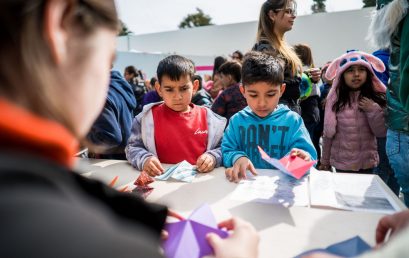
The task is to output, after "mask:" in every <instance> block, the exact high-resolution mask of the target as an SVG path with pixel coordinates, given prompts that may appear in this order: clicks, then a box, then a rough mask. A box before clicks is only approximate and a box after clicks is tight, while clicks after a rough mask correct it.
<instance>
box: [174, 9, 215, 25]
mask: <svg viewBox="0 0 409 258" xmlns="http://www.w3.org/2000/svg"><path fill="white" fill-rule="evenodd" d="M196 11H197V12H196V13H192V14H188V15H187V16H186V17H185V18H184V19H183V20H182V21H181V22H180V24H179V28H180V29H186V28H193V27H200V26H206V25H213V23H211V20H212V18H211V17H210V16H209V15H207V14H204V13H203V11H202V9H200V8H196Z"/></svg>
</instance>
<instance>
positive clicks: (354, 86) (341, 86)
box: [319, 51, 386, 174]
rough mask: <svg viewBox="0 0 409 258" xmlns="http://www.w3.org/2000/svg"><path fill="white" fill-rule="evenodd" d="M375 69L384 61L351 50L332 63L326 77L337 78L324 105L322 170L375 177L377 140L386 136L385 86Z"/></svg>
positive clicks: (380, 68)
mask: <svg viewBox="0 0 409 258" xmlns="http://www.w3.org/2000/svg"><path fill="white" fill-rule="evenodd" d="M373 69H375V70H377V71H383V70H385V66H384V65H383V63H382V61H381V60H380V59H378V58H376V57H374V56H373V55H370V54H367V53H365V52H361V51H350V52H347V53H346V54H343V55H342V56H340V57H338V58H336V59H335V60H334V61H332V62H331V64H330V66H329V67H328V69H327V72H326V74H325V76H326V77H327V79H334V82H333V85H332V87H331V89H330V92H329V93H328V96H327V101H326V104H325V120H324V134H323V146H322V158H321V165H320V167H319V168H320V169H321V170H329V169H330V166H333V167H335V168H336V170H337V171H338V172H347V173H365V174H372V172H373V168H375V167H376V166H377V165H378V163H379V156H378V151H377V146H376V137H382V136H385V134H386V128H385V118H384V112H383V108H384V107H385V105H386V99H385V90H386V88H385V85H383V83H382V82H381V81H380V80H379V79H378V78H377V77H376V76H375V74H374V72H373Z"/></svg>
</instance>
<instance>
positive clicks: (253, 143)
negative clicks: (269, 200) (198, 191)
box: [222, 104, 317, 168]
mask: <svg viewBox="0 0 409 258" xmlns="http://www.w3.org/2000/svg"><path fill="white" fill-rule="evenodd" d="M257 146H260V147H261V148H262V149H263V150H264V151H265V152H266V153H267V154H268V155H269V156H270V157H272V158H276V159H280V158H282V157H284V156H285V155H287V154H289V152H290V151H291V149H293V148H298V149H302V150H304V151H306V152H308V153H309V154H310V155H311V158H312V159H313V160H316V159H317V152H316V151H315V148H314V145H313V144H312V142H311V139H310V136H309V134H308V131H307V129H306V128H305V126H304V123H303V121H302V118H301V116H299V115H298V114H297V113H295V112H293V111H291V110H290V109H289V108H288V107H286V106H285V105H282V104H280V105H278V106H277V108H276V109H275V110H274V111H273V112H272V113H271V114H269V115H268V116H266V117H264V118H261V117H259V116H257V115H256V114H254V113H253V111H251V109H250V107H246V108H245V109H243V110H242V111H240V112H238V113H237V114H236V115H234V116H233V117H232V118H231V119H230V123H229V126H228V127H227V129H226V131H225V133H224V137H223V142H222V153H223V163H224V166H225V167H232V166H233V164H234V162H236V160H237V159H238V158H240V157H243V156H244V157H247V158H249V159H250V160H251V162H252V163H253V165H254V167H255V168H273V166H272V165H270V164H268V163H267V162H266V161H264V160H262V159H261V156H260V153H259V152H258V149H257Z"/></svg>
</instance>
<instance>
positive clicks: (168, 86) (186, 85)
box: [163, 83, 189, 88]
mask: <svg viewBox="0 0 409 258" xmlns="http://www.w3.org/2000/svg"><path fill="white" fill-rule="evenodd" d="M177 87H180V88H181V87H189V84H188V83H187V84H183V85H178V86H173V85H163V88H177Z"/></svg>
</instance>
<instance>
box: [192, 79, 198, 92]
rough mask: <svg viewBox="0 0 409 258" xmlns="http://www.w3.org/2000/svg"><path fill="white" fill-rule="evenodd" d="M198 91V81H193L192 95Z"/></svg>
mask: <svg viewBox="0 0 409 258" xmlns="http://www.w3.org/2000/svg"><path fill="white" fill-rule="evenodd" d="M198 89H199V80H194V81H193V95H195V94H196V92H197V91H198Z"/></svg>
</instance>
